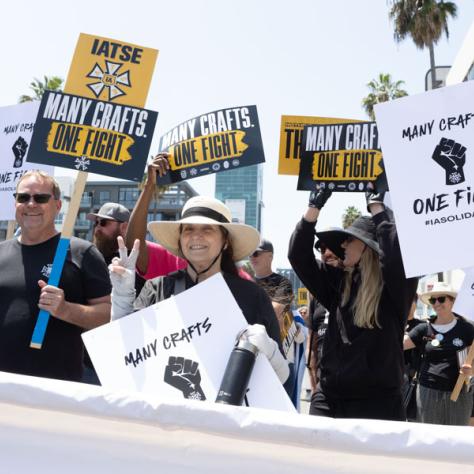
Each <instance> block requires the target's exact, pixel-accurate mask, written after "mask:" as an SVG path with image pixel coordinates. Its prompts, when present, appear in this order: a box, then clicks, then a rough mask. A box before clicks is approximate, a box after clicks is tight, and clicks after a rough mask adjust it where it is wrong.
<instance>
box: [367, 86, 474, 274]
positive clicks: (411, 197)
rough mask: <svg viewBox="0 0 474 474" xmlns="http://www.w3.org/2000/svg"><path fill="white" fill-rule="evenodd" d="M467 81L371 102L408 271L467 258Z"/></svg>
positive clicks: (471, 175) (473, 136) (473, 214)
mask: <svg viewBox="0 0 474 474" xmlns="http://www.w3.org/2000/svg"><path fill="white" fill-rule="evenodd" d="M473 104H474V82H472V81H469V82H464V83H462V84H458V85H455V86H451V87H444V88H441V89H436V90H433V91H430V92H426V93H424V94H419V95H415V96H411V97H404V98H401V99H397V100H393V101H390V102H385V103H383V104H378V105H376V106H375V113H376V117H377V127H378V130H379V137H380V143H381V146H382V152H383V157H384V164H385V168H386V171H387V179H388V183H389V187H390V195H391V200H392V204H393V211H394V213H395V218H396V222H397V229H398V235H399V239H400V247H401V250H402V256H403V264H404V267H405V273H406V276H407V277H412V276H417V275H424V274H430V273H436V272H440V271H444V270H452V269H455V268H463V267H466V266H468V267H470V266H474V253H473V252H472V236H473V229H474V106H473Z"/></svg>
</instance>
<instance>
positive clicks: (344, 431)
mask: <svg viewBox="0 0 474 474" xmlns="http://www.w3.org/2000/svg"><path fill="white" fill-rule="evenodd" d="M0 447H1V448H0V450H1V456H2V458H1V468H0V471H1V472H5V473H25V472H35V473H48V474H56V473H57V474H64V473H68V474H76V473H77V474H83V473H85V472H86V473H89V474H95V473H100V474H107V473H113V474H122V473H123V474H125V473H130V472H137V473H140V474H147V473H156V472H157V471H159V472H163V473H166V474H183V473H193V474H201V473H202V474H204V473H205V474H212V473H216V474H217V473H222V472H225V474H242V473H244V472H256V473H270V472H271V473H272V474H280V473H285V474H293V473H298V474H305V473H308V474H316V473H325V474H333V473H334V474H336V473H337V474H382V473H390V474H395V473H401V472H406V473H411V472H423V473H424V472H429V473H430V474H446V473H447V472H458V473H465V472H466V473H467V472H471V471H472V453H473V452H474V436H473V428H471V427H460V426H439V425H429V424H426V425H422V424H418V423H405V422H389V421H377V420H344V419H339V420H335V419H332V418H321V417H316V416H308V415H298V414H293V413H282V412H275V411H272V410H261V409H255V408H245V407H232V406H223V405H218V404H213V403H200V402H195V401H193V400H184V399H181V400H179V401H175V402H174V403H166V402H163V401H162V400H160V398H159V397H157V396H156V395H144V394H137V393H124V392H121V393H119V392H109V391H107V390H105V389H103V388H101V387H95V386H90V385H85V384H79V383H73V382H63V381H59V380H49V379H41V378H39V377H26V376H21V375H16V374H7V373H5V372H0Z"/></svg>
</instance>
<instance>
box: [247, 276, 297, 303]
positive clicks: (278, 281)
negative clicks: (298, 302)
mask: <svg viewBox="0 0 474 474" xmlns="http://www.w3.org/2000/svg"><path fill="white" fill-rule="evenodd" d="M255 281H256V283H257V284H258V285H259V286H260V287H261V288H263V289H264V290H265V291H266V293H267V295H268V296H269V297H270V299H271V300H272V301H274V302H275V303H280V304H283V305H285V306H290V305H291V302H292V301H293V289H292V287H291V283H290V281H289V280H288V278H285V277H284V276H282V275H279V274H278V273H272V274H270V275H268V276H266V277H264V278H255Z"/></svg>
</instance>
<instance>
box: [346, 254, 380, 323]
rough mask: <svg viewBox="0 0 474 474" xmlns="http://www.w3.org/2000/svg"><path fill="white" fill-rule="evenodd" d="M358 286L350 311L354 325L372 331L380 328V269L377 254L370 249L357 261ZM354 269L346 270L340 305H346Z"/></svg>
mask: <svg viewBox="0 0 474 474" xmlns="http://www.w3.org/2000/svg"><path fill="white" fill-rule="evenodd" d="M359 270H360V278H361V281H360V286H359V289H358V291H357V295H356V298H355V301H354V303H353V304H352V309H353V313H354V324H355V325H356V326H357V327H359V328H368V329H373V328H374V327H375V326H377V327H379V328H380V327H381V326H380V323H379V321H378V309H379V302H380V296H381V295H382V286H383V280H382V269H381V268H380V261H379V256H378V255H377V252H375V251H374V250H372V249H371V248H370V247H367V246H366V247H365V249H364V251H363V252H362V255H361V257H360V261H359ZM353 272H354V269H353V268H351V269H348V271H347V274H346V278H345V284H344V291H343V294H342V305H345V304H347V302H348V301H349V297H350V292H351V286H352V279H353Z"/></svg>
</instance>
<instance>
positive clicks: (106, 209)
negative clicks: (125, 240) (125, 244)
mask: <svg viewBox="0 0 474 474" xmlns="http://www.w3.org/2000/svg"><path fill="white" fill-rule="evenodd" d="M87 219H88V220H90V221H92V222H93V226H94V231H93V242H94V244H95V246H96V247H97V248H98V249H99V252H100V253H101V254H102V255H103V257H104V259H105V263H106V264H107V265H110V264H111V263H112V259H113V258H114V257H118V244H117V237H118V236H119V235H121V236H122V237H125V233H126V232H127V226H128V221H129V219H130V211H129V210H128V209H127V208H126V207H125V206H122V204H118V203H116V202H106V203H105V204H103V205H102V207H101V208H100V209H99V210H98V211H97V212H96V213H94V212H91V213H89V214H87Z"/></svg>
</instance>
